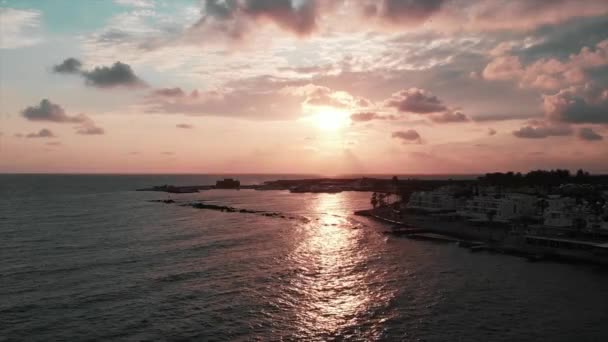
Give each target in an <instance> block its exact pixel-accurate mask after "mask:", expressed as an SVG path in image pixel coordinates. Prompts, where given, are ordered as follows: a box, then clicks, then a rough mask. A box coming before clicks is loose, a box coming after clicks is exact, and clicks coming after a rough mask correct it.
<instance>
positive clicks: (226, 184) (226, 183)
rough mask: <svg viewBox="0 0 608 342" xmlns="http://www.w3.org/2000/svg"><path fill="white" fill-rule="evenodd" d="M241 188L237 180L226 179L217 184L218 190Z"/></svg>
mask: <svg viewBox="0 0 608 342" xmlns="http://www.w3.org/2000/svg"><path fill="white" fill-rule="evenodd" d="M240 187H241V182H240V181H239V180H237V179H232V178H224V180H218V181H217V182H215V188H216V189H238V188H240Z"/></svg>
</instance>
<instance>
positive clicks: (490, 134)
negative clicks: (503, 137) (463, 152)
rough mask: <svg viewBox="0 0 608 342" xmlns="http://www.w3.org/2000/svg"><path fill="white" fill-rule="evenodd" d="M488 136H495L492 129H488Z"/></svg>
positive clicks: (494, 131)
mask: <svg viewBox="0 0 608 342" xmlns="http://www.w3.org/2000/svg"><path fill="white" fill-rule="evenodd" d="M488 135H489V136H493V135H496V130H495V129H494V128H488Z"/></svg>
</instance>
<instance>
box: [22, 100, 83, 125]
mask: <svg viewBox="0 0 608 342" xmlns="http://www.w3.org/2000/svg"><path fill="white" fill-rule="evenodd" d="M21 115H23V117H25V118H26V119H28V120H31V121H53V122H78V123H81V122H85V121H87V120H88V118H87V117H86V116H85V115H82V114H80V115H78V116H68V115H67V114H66V113H65V110H64V109H63V108H62V107H61V106H60V105H58V104H55V103H52V102H51V101H49V100H48V99H43V100H42V101H40V104H39V105H37V106H30V107H27V108H25V109H24V110H22V111H21Z"/></svg>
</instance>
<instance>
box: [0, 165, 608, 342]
mask: <svg viewBox="0 0 608 342" xmlns="http://www.w3.org/2000/svg"><path fill="white" fill-rule="evenodd" d="M240 178H241V180H242V181H243V182H244V183H251V182H259V181H263V180H267V179H274V178H277V176H268V177H264V176H242V177H240ZM214 180H215V177H205V176H43V175H29V176H28V175H24V176H10V175H5V176H0V340H6V341H12V340H23V341H54V340H66V341H95V340H125V341H141V340H171V341H173V340H205V341H228V340H230V341H249V340H264V341H265V340H281V339H282V340H307V341H308V340H319V341H321V340H345V339H348V340H362V341H371V340H406V341H409V340H412V341H574V340H576V341H606V340H608V324H607V322H608V273H607V272H606V271H603V270H600V269H597V268H593V267H590V266H581V265H566V264H553V263H528V262H525V261H524V260H522V259H518V258H516V257H511V256H503V255H493V254H483V253H480V254H471V253H469V252H468V251H467V250H465V249H461V248H459V247H457V246H455V245H452V244H437V243H430V242H424V241H412V240H407V239H400V238H389V237H387V236H385V235H383V234H382V233H381V232H382V230H383V229H385V227H383V226H382V225H380V224H378V223H375V222H371V221H367V220H365V219H363V218H360V217H354V216H353V215H352V214H351V213H352V211H353V210H355V209H361V208H366V207H367V206H368V199H369V195H368V194H365V193H341V194H290V193H288V192H283V191H260V192H258V191H253V190H241V191H230V190H222V191H220V190H214V191H208V192H203V193H198V194H185V195H173V198H174V199H176V200H177V201H178V204H179V203H182V202H188V201H192V200H208V201H209V202H210V203H217V204H223V205H229V206H234V207H238V208H246V209H257V210H268V211H275V212H281V213H284V214H285V215H286V216H293V217H304V218H306V219H307V220H306V221H305V220H288V219H283V218H280V217H266V216H262V215H256V214H242V213H223V212H216V211H207V210H197V209H193V208H190V207H180V206H179V205H178V204H173V205H165V204H160V203H152V202H148V200H152V199H164V198H166V197H167V194H163V193H152V192H134V191H131V190H132V189H135V188H139V187H144V186H151V185H157V184H165V183H170V184H205V183H207V184H208V183H212V181H214Z"/></svg>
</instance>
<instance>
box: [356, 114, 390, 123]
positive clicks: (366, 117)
mask: <svg viewBox="0 0 608 342" xmlns="http://www.w3.org/2000/svg"><path fill="white" fill-rule="evenodd" d="M350 120H351V121H352V122H367V121H372V120H397V117H396V116H394V115H380V114H378V113H375V112H362V113H355V114H351V116H350Z"/></svg>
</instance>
